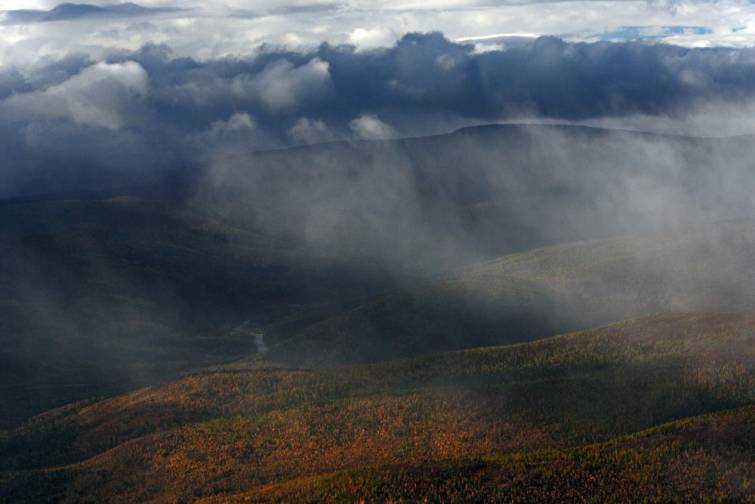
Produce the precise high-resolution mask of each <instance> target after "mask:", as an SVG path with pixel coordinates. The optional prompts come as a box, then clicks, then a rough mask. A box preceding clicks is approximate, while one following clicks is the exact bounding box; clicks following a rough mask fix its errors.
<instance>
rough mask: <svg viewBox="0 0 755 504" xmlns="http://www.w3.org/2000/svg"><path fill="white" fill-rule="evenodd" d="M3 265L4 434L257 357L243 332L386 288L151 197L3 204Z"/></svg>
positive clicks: (0, 363)
mask: <svg viewBox="0 0 755 504" xmlns="http://www.w3.org/2000/svg"><path fill="white" fill-rule="evenodd" d="M0 257H2V260H1V261H0V383H2V385H0V425H2V423H3V422H4V421H7V420H13V419H16V418H19V417H23V416H24V415H26V414H29V413H35V412H39V411H42V410H44V409H48V408H50V407H52V406H57V405H59V404H62V403H65V402H67V401H70V400H74V399H82V398H86V397H91V396H93V395H96V394H101V393H106V392H109V391H112V390H123V388H124V387H129V386H133V385H134V384H140V385H144V384H146V383H152V382H154V381H155V380H157V379H161V378H165V377H175V376H176V375H177V374H178V373H180V372H185V371H187V370H190V369H197V368H200V367H204V366H206V365H209V364H213V363H218V362H223V361H227V360H229V359H234V358H239V357H240V356H243V355H249V354H250V353H253V352H255V351H256V344H255V339H254V336H253V335H251V334H249V332H250V331H249V330H236V329H237V328H238V327H239V326H240V325H241V324H242V323H244V322H245V321H247V320H251V322H252V323H268V322H269V321H271V320H276V319H277V318H280V317H282V316H285V315H286V314H287V313H289V312H294V313H301V312H307V313H309V312H310V311H317V310H318V309H320V308H321V307H328V306H330V305H335V306H340V303H341V302H342V300H343V299H350V300H352V301H355V300H358V299H366V295H367V294H369V293H371V292H374V290H375V289H376V286H377V285H380V284H381V283H384V282H385V280H384V279H383V278H377V277H376V275H375V274H374V273H373V274H372V276H370V273H367V272H365V271H364V269H363V268H361V267H360V265H359V264H358V263H356V262H349V261H348V260H338V261H335V260H333V259H332V258H329V257H317V256H315V255H314V254H313V252H312V251H308V250H307V251H305V250H302V249H301V248H297V247H294V246H291V244H287V243H285V242H283V241H281V240H280V239H275V238H272V237H270V236H267V235H263V234H259V233H255V232H253V231H250V230H248V229H243V228H239V227H235V226H233V225H230V224H229V223H227V222H224V221H223V220H221V219H218V218H216V217H215V216H213V215H212V214H209V213H201V212H199V211H193V210H190V209H188V208H186V207H183V206H181V205H178V204H177V203H176V202H174V201H167V202H165V201H163V200H162V199H160V198H157V197H155V196H154V195H152V196H150V195H148V196H140V195H121V196H91V197H87V196H81V195H80V196H75V195H71V196H69V197H65V198H50V199H38V200H28V201H16V202H8V203H3V204H0ZM335 272H337V273H335ZM302 307H309V310H304V309H303V308H302ZM331 310H332V308H331Z"/></svg>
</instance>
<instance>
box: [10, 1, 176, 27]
mask: <svg viewBox="0 0 755 504" xmlns="http://www.w3.org/2000/svg"><path fill="white" fill-rule="evenodd" d="M178 10H179V9H175V8H166V7H161V8H148V7H142V6H141V5H137V4H135V3H119V4H113V5H92V4H76V3H61V4H59V5H57V6H56V7H54V8H52V9H49V10H38V9H14V10H6V11H4V12H3V17H2V18H1V20H2V23H3V24H10V25H13V24H30V23H50V22H55V21H73V20H78V19H117V18H129V17H137V16H150V15H155V14H162V13H169V12H177V11H178Z"/></svg>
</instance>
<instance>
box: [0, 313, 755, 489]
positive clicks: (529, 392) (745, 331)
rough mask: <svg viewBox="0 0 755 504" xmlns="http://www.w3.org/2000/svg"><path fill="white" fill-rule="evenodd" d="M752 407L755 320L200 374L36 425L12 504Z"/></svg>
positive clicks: (661, 322)
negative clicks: (335, 364)
mask: <svg viewBox="0 0 755 504" xmlns="http://www.w3.org/2000/svg"><path fill="white" fill-rule="evenodd" d="M753 401H755V316H753V315H748V314H716V315H665V316H658V317H653V318H647V319H638V320H630V321H626V322H622V323H618V324H614V325H611V326H607V327H603V328H599V329H595V330H591V331H586V332H581V333H574V334H569V335H565V336H558V337H554V338H549V339H546V340H541V341H537V342H532V343H527V344H519V345H513V346H506V347H492V348H480V349H474V350H467V351H461V352H454V353H447V354H441V355H435V356H427V357H422V358H418V359H408V360H400V361H394V362H389V363H384V364H377V365H370V366H357V367H350V368H341V369H323V370H299V371H297V370H284V369H277V370H251V371H223V372H215V373H204V374H197V375H194V376H190V377H187V378H185V379H182V380H180V381H177V382H173V383H169V384H165V385H162V386H158V387H151V388H147V389H143V390H140V391H137V392H133V393H129V394H126V395H123V396H119V397H115V398H113V399H109V400H106V401H102V402H97V403H93V404H89V405H85V404H80V405H72V406H69V407H67V408H63V409H60V410H55V411H51V412H49V413H47V414H44V415H42V416H39V417H37V418H35V419H33V420H31V421H30V422H27V423H26V424H25V425H24V426H22V427H21V428H19V429H18V430H16V431H14V432H12V433H9V435H8V437H7V439H6V440H5V441H4V443H3V447H2V452H0V455H1V457H0V459H2V460H3V464H4V466H5V476H4V478H5V479H6V482H7V485H6V488H7V489H8V490H7V491H6V492H7V495H10V496H12V497H13V498H19V497H23V496H29V495H32V494H31V493H29V492H32V491H33V492H38V493H37V494H34V495H37V497H39V498H41V496H45V495H47V494H46V492H52V493H55V492H62V493H63V494H64V495H65V497H66V498H67V500H69V501H76V500H81V499H83V498H85V497H90V498H94V499H95V500H98V499H100V500H101V499H104V498H105V497H106V496H107V500H109V501H110V502H118V501H128V500H133V499H134V498H139V499H145V500H149V499H157V500H172V499H180V498H183V499H193V498H196V497H199V496H210V495H213V494H230V493H234V492H239V491H246V490H252V489H255V488H257V487H261V486H263V485H269V484H273V483H278V482H282V481H288V480H292V479H296V478H304V477H310V476H315V475H317V474H324V473H329V472H333V471H340V470H346V469H355V468H359V467H366V466H374V465H391V464H419V463H425V462H426V461H430V460H440V459H448V458H455V457H462V456H464V457H468V456H476V455H485V454H501V453H516V452H530V451H537V450H542V449H546V448H567V447H576V446H580V445H583V444H585V443H593V442H602V441H606V440H609V439H611V438H613V437H615V436H618V435H624V434H629V433H633V432H637V431H640V430H643V429H647V428H649V427H652V426H654V425H658V424H661V423H663V422H667V421H671V420H674V419H679V418H685V417H689V416H694V415H698V414H702V413H706V412H711V411H716V410H722V409H729V408H735V407H740V406H744V405H748V404H751V403H752V402H753ZM43 467H47V468H53V467H57V468H56V469H46V470H43V469H42V468H43ZM344 491H346V490H344ZM428 491H429V490H428ZM39 492H41V494H40V493H39Z"/></svg>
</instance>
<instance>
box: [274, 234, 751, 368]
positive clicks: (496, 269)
mask: <svg viewBox="0 0 755 504" xmlns="http://www.w3.org/2000/svg"><path fill="white" fill-rule="evenodd" d="M753 258H755V222H753V221H732V222H725V223H720V224H717V225H714V226H702V227H697V228H689V229H686V230H683V231H674V232H672V231H669V232H667V233H662V234H650V235H638V236H629V237H621V238H613V239H605V240H595V241H586V242H578V243H573V244H566V245H559V246H554V247H549V248H544V249H538V250H534V251H530V252H524V253H521V254H515V255H510V256H504V257H502V258H500V259H497V260H493V261H490V262H486V263H482V264H480V265H479V266H474V267H470V268H467V269H464V270H461V271H458V272H457V273H455V274H452V275H449V276H447V277H444V278H442V279H440V280H438V281H436V282H428V283H426V284H424V285H421V286H418V287H417V288H413V289H405V290H401V291H397V292H394V293H391V294H388V295H385V296H383V297H381V298H379V299H377V300H376V301H374V302H370V303H368V304H365V305H363V306H361V307H358V308H356V309H354V310H351V311H348V312H345V313H343V314H341V315H339V316H337V317H334V318H331V319H329V320H325V321H323V322H320V323H318V324H315V325H313V326H311V327H309V328H308V329H307V330H305V331H303V332H302V333H300V334H299V335H298V336H297V337H296V338H293V339H291V340H289V341H286V342H285V343H282V344H281V345H279V346H277V347H274V348H273V349H272V352H271V353H270V354H269V355H268V356H267V357H268V359H270V360H273V361H275V360H278V361H282V362H285V363H288V364H293V365H330V364H333V363H338V362H344V361H346V362H354V361H357V362H359V361H376V360H383V359H387V358H396V357H403V356H409V355H418V354H422V353H429V352H435V351H441V350H450V349H456V348H465V347H474V346H479V345H492V344H502V343H511V342H516V341H526V340H531V339H533V338H536V337H541V336H546V335H550V334H557V333H561V332H566V331H570V330H578V329H584V328H587V327H592V326H595V325H598V324H604V323H608V322H611V321H616V320H623V319H626V318H631V317H638V316H647V315H652V314H656V313H663V312H669V311H677V312H695V311H738V310H751V309H755V260H754V259H753Z"/></svg>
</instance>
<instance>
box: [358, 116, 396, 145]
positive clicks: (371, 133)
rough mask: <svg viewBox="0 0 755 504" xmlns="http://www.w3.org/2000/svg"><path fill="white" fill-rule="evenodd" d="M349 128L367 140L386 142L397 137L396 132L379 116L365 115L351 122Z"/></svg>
mask: <svg viewBox="0 0 755 504" xmlns="http://www.w3.org/2000/svg"><path fill="white" fill-rule="evenodd" d="M349 128H350V129H351V131H353V132H354V134H356V135H357V136H358V137H359V138H363V139H365V140H385V139H388V138H394V137H396V136H397V134H396V132H395V131H394V130H393V128H391V127H390V126H388V125H387V124H386V123H384V122H383V121H381V120H380V119H379V118H378V117H377V116H374V115H369V114H364V115H361V116H359V117H357V118H356V119H353V120H352V121H351V122H349Z"/></svg>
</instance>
